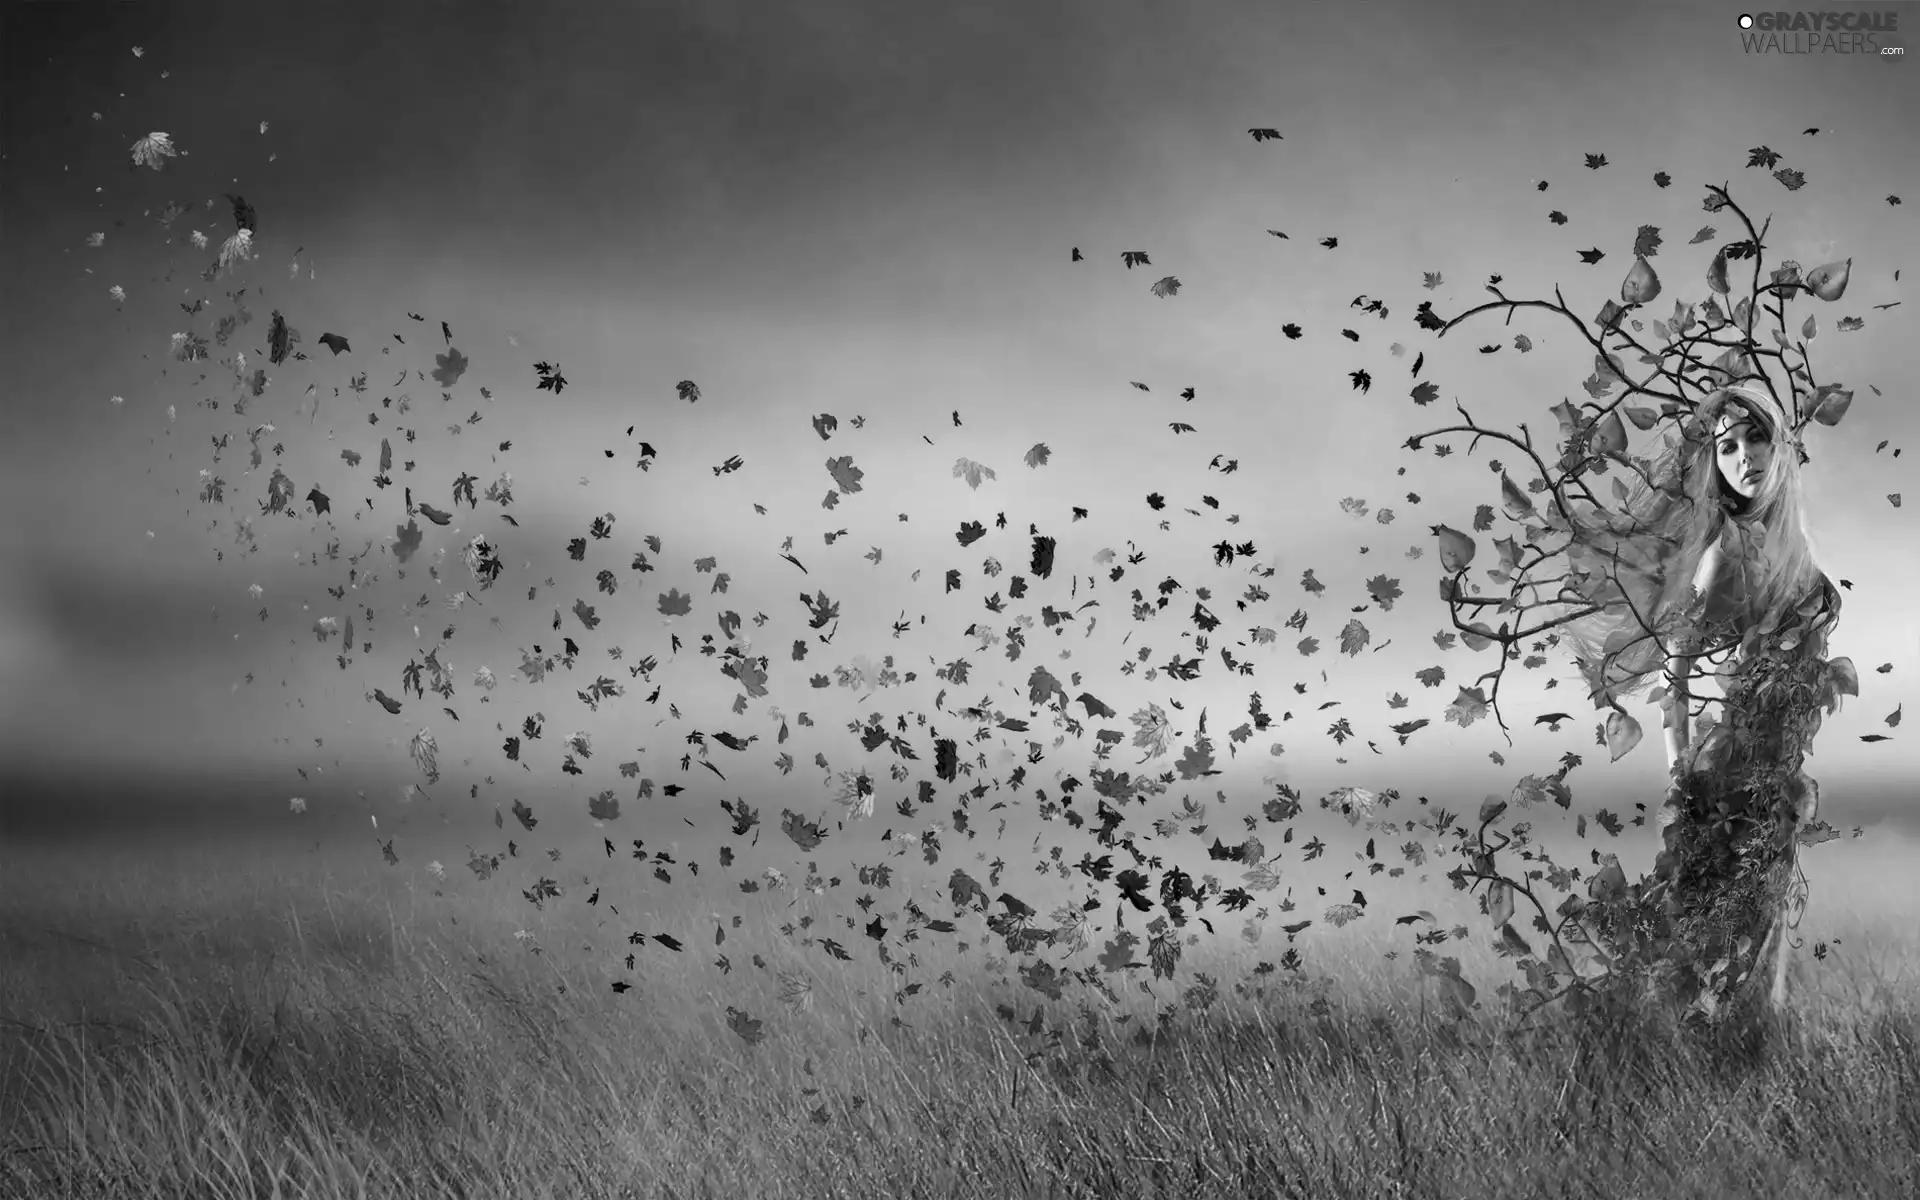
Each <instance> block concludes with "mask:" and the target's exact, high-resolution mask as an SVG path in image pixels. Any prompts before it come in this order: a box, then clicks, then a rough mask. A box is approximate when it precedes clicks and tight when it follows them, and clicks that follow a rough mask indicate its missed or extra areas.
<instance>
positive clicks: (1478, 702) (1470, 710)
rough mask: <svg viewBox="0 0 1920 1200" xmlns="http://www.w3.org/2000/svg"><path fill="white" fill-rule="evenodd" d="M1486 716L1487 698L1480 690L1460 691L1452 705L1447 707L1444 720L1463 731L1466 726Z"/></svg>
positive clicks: (1465, 689) (1463, 689) (1466, 689)
mask: <svg viewBox="0 0 1920 1200" xmlns="http://www.w3.org/2000/svg"><path fill="white" fill-rule="evenodd" d="M1486 715H1487V697H1486V694H1485V692H1484V691H1482V689H1480V688H1466V687H1463V688H1461V689H1460V694H1459V695H1458V696H1456V697H1454V701H1453V703H1452V704H1449V705H1447V711H1446V718H1447V720H1449V721H1451V722H1453V723H1454V724H1456V725H1458V726H1460V728H1462V729H1465V728H1466V727H1467V726H1469V725H1471V724H1473V723H1474V722H1475V721H1478V720H1479V719H1480V718H1482V717H1484V716H1486Z"/></svg>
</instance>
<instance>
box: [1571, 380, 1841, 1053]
mask: <svg viewBox="0 0 1920 1200" xmlns="http://www.w3.org/2000/svg"><path fill="white" fill-rule="evenodd" d="M1802 461H1803V456H1802V454H1801V453H1800V448H1799V445H1798V442H1797V440H1795V439H1794V438H1793V431H1792V429H1790V428H1789V427H1788V423H1787V421H1786V419H1785V416H1784V414H1783V413H1782V411H1781V409H1780V406H1779V404H1778V403H1777V402H1776V401H1775V400H1774V399H1773V397H1772V395H1771V394H1769V392H1767V391H1766V390H1763V389H1762V388H1760V387H1755V386H1750V385H1741V386H1736V387H1731V388H1724V389H1721V390H1719V391H1716V392H1714V393H1713V394H1711V395H1709V396H1708V397H1707V398H1706V399H1705V400H1703V401H1702V402H1701V404H1700V405H1699V407H1698V408H1697V409H1696V411H1695V413H1694V415H1693V416H1692V417H1691V418H1690V419H1689V420H1688V421H1686V422H1685V424H1684V425H1683V427H1682V434H1681V437H1680V438H1679V439H1678V440H1677V441H1673V442H1670V443H1669V445H1668V446H1667V448H1666V450H1665V451H1664V452H1663V453H1662V455H1661V456H1660V457H1659V458H1658V459H1657V460H1656V461H1655V462H1654V463H1653V464H1652V469H1651V470H1650V471H1649V472H1648V474H1647V477H1646V478H1644V479H1642V480H1641V481H1640V484H1639V486H1638V487H1637V488H1635V489H1633V490H1632V491H1631V492H1630V494H1629V496H1628V500H1627V504H1626V512H1625V513H1624V514H1620V515H1614V514H1601V513H1588V514H1585V515H1583V516H1581V517H1577V518H1576V519H1574V520H1573V521H1572V527H1573V531H1574V542H1573V545H1572V546H1571V548H1570V557H1571V559H1572V562H1573V566H1574V590H1575V591H1576V592H1577V593H1579V595H1580V596H1581V598H1582V599H1584V600H1586V601H1588V602H1589V603H1590V604H1598V605H1599V606H1600V608H1599V611H1597V612H1594V613H1592V614H1590V615H1587V616H1583V617H1581V618H1579V619H1577V620H1574V621H1572V622H1570V623H1569V624H1568V625H1567V626H1565V627H1564V633H1565V637H1566V639H1567V641H1568V642H1570V643H1571V644H1572V645H1573V647H1574V649H1575V651H1576V653H1577V655H1578V658H1579V661H1580V667H1581V670H1582V672H1583V674H1584V675H1585V676H1586V682H1587V685H1588V687H1589V689H1590V692H1591V694H1592V695H1593V697H1594V700H1595V702H1596V704H1598V705H1600V706H1602V707H1608V706H1611V705H1615V704H1618V703H1619V702H1620V701H1621V700H1622V699H1624V698H1625V697H1627V696H1630V695H1633V694H1635V693H1637V692H1639V691H1641V690H1642V689H1644V688H1646V687H1648V685H1649V684H1651V683H1653V682H1654V681H1655V679H1656V677H1658V678H1659V680H1660V682H1661V683H1662V686H1661V688H1660V689H1659V690H1658V691H1656V692H1654V693H1653V694H1652V695H1650V696H1649V697H1648V698H1649V699H1650V700H1653V701H1655V702H1657V703H1659V704H1660V705H1661V707H1662V708H1663V710H1664V711H1665V716H1666V719H1665V721H1664V732H1665V741H1666V750H1667V765H1668V771H1669V778H1670V782H1671V786H1670V787H1669V788H1668V791H1667V795H1666V800H1665V803H1664V804H1663V805H1662V806H1661V809H1660V812H1659V814H1658V817H1657V827H1658V828H1659V829H1660V830H1661V832H1662V843H1663V849H1662V852H1661V853H1660V855H1659V857H1658V859H1657V860H1656V862H1655V866H1654V873H1653V875H1652V877H1651V879H1649V880H1647V881H1644V882H1643V885H1642V886H1640V887H1636V888H1630V889H1624V890H1623V891H1622V892H1621V893H1620V894H1619V895H1618V896H1617V897H1616V898H1614V899H1612V900H1610V901H1608V902H1607V903H1604V904H1602V905H1599V906H1597V909H1596V911H1594V912H1592V913H1591V915H1590V917H1589V919H1588V920H1587V921H1586V922H1585V924H1586V926H1587V928H1588V929H1589V930H1590V931H1591V932H1593V933H1595V934H1597V935H1598V936H1599V939H1600V942H1601V946H1602V948H1603V949H1604V950H1607V951H1610V952H1611V953H1612V954H1613V955H1615V956H1618V955H1620V954H1622V953H1625V952H1628V951H1629V949H1630V948H1631V947H1634V946H1636V945H1637V946H1640V947H1646V946H1649V945H1652V946H1659V944H1660V943H1662V942H1665V943H1667V945H1666V946H1665V947H1664V949H1663V950H1661V951H1658V952H1656V953H1655V954H1654V955H1653V956H1652V957H1654V958H1656V959H1658V960H1659V961H1658V963H1657V970H1656V971H1655V972H1654V977H1655V981H1656V982H1657V983H1658V984H1659V985H1660V986H1661V987H1662V989H1663V990H1664V991H1666V992H1667V994H1668V995H1669V996H1671V997H1673V998H1674V999H1676V1000H1678V1001H1679V1002H1681V1003H1683V1004H1685V1005H1686V1006H1687V1007H1688V1008H1689V1009H1690V1010H1691V1011H1693V1012H1697V1013H1699V1014H1701V1015H1703V1016H1704V1017H1706V1018H1708V1019H1709V1020H1713V1021H1718V1020H1721V1019H1724V1018H1726V1017H1728V1016H1730V1015H1732V1014H1733V1013H1735V1012H1738V1011H1741V1010H1743V1009H1749V1008H1751V1007H1752V1006H1755V1005H1757V1004H1759V1003H1762V1002H1764V1001H1766V1000H1768V999H1771V1000H1772V1001H1773V1002H1774V1003H1776V1004H1777V1003H1778V1002H1779V1000H1780V999H1781V996H1782V990H1783V986H1784V983H1785V967H1786V959H1785V956H1784V954H1783V953H1782V952H1781V949H1782V947H1781V943H1782V941H1783V938H1784V936H1785V927H1786V925H1787V920H1788V913H1789V909H1790V908H1791V907H1792V905H1793V903H1794V902H1795V901H1797V900H1799V899H1800V898H1802V896H1803V889H1804V882H1803V881H1797V880H1796V876H1797V860H1796V848H1797V842H1796V835H1797V834H1798V833H1799V831H1800V829H1801V828H1802V826H1803V825H1804V824H1805V823H1806V822H1808V821H1810V820H1812V819H1813V815H1814V812H1815V810H1816V808H1817V805H1818V800H1819V792H1818V789H1817V787H1816V786H1815V785H1814V782H1813V780H1811V779H1809V778H1808V777H1807V776H1806V775H1804V774H1803V773H1802V772H1801V769H1800V768H1801V764H1802V761H1803V759H1804V757H1805V755H1806V753H1807V750H1808V748H1809V746H1810V744H1811V742H1812V740H1813V735H1814V734H1815V733H1816V732H1817V731H1818V730H1819V727H1820V710H1821V708H1822V706H1823V705H1824V706H1826V707H1828V709H1829V711H1831V709H1832V707H1833V706H1834V705H1835V704H1837V697H1836V696H1835V694H1834V689H1833V685H1832V683H1831V680H1830V676H1829V673H1828V667H1827V663H1826V659H1825V655H1826V648H1827V638H1828V636H1829V635H1830V634H1831V632H1832V630H1833V627H1834V624H1835V622H1836V620H1837V619H1838V616H1839V609H1840V595H1839V592H1838V591H1837V590H1836V589H1835V588H1834V586H1833V584H1832V582H1831V581H1830V580H1829V579H1828V578H1827V577H1826V576H1825V575H1824V574H1822V573H1821V571H1820V569H1819V567H1818V565H1817V564H1816V563H1815V561H1814V555H1813V546H1812V542H1811V539H1810V538H1809V536H1808V534H1807V528H1806V521H1805V512H1804V499H1803V496H1804V494H1803V488H1802V480H1801V477H1800V467H1801V465H1802ZM1701 661H1704V662H1705V663H1706V664H1707V669H1706V670H1705V671H1703V672H1697V671H1696V663H1697V662H1701ZM1696 673H1699V674H1703V675H1705V676H1706V678H1708V679H1711V680H1717V681H1718V682H1719V684H1720V685H1721V689H1722V692H1723V694H1722V695H1721V696H1718V697H1715V696H1712V695H1710V694H1708V695H1701V694H1699V693H1698V692H1697V691H1696V688H1695V686H1694V678H1695V675H1696ZM1716 706H1717V707H1716ZM1796 885H1797V886H1796ZM1795 923H1797V918H1795ZM1649 939H1650V940H1649ZM1769 967H1771V968H1772V969H1771V970H1769V969H1768V968H1769ZM1769 975H1770V976H1771V977H1772V978H1771V980H1770V982H1771V988H1770V989H1769V988H1768V987H1767V984H1768V983H1769V980H1768V978H1767V977H1768V976H1769Z"/></svg>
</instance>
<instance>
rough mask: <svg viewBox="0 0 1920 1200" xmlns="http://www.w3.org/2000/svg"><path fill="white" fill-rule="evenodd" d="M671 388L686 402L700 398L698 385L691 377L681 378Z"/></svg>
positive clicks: (690, 402) (689, 402)
mask: <svg viewBox="0 0 1920 1200" xmlns="http://www.w3.org/2000/svg"><path fill="white" fill-rule="evenodd" d="M673 390H674V391H675V392H677V393H679V396H680V398H681V399H682V400H685V401H686V402H687V403H688V404H692V403H693V402H694V401H696V400H698V399H700V385H699V384H697V383H695V382H694V381H693V380H691V379H682V380H681V381H680V382H679V383H676V384H674V385H673Z"/></svg>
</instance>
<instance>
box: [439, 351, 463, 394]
mask: <svg viewBox="0 0 1920 1200" xmlns="http://www.w3.org/2000/svg"><path fill="white" fill-rule="evenodd" d="M433 361H434V368H433V381H434V382H435V383H437V384H439V385H440V386H441V387H443V388H450V387H452V386H453V385H454V384H456V383H458V382H460V377H461V376H462V375H465V374H466V373H467V365H468V364H467V356H466V355H464V354H462V353H460V351H459V350H457V349H455V348H453V347H452V346H449V347H447V352H446V353H445V354H436V355H434V356H433Z"/></svg>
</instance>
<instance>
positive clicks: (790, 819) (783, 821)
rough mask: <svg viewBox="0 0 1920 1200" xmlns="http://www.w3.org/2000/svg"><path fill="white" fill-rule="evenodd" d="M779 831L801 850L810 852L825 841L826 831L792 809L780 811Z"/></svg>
mask: <svg viewBox="0 0 1920 1200" xmlns="http://www.w3.org/2000/svg"><path fill="white" fill-rule="evenodd" d="M780 831H781V832H782V833H784V834H786V835H787V837H788V838H790V839H791V840H792V841H793V844H794V845H796V846H798V847H800V848H801V849H802V850H811V849H813V848H814V847H815V846H818V845H819V844H820V843H821V842H822V841H824V840H826V836H827V833H826V830H824V829H822V828H821V827H820V826H819V825H816V824H815V823H813V822H812V821H809V820H807V819H806V818H805V817H803V816H801V815H800V814H799V813H796V812H794V811H793V810H792V809H781V810H780Z"/></svg>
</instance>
